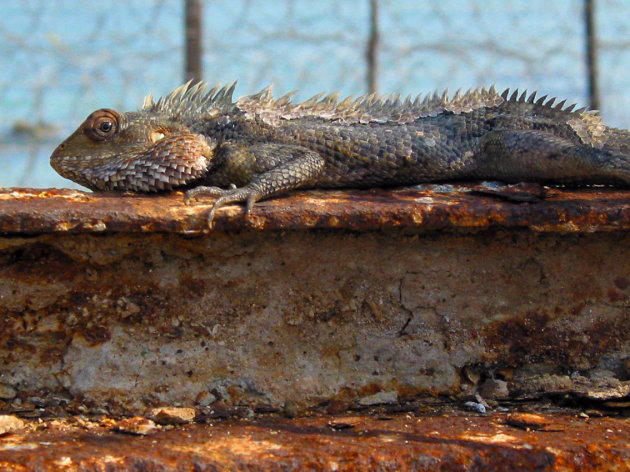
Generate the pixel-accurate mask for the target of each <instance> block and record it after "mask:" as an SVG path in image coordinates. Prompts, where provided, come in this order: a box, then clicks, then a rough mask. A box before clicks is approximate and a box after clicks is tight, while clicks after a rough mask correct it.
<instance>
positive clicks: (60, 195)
mask: <svg viewBox="0 0 630 472" xmlns="http://www.w3.org/2000/svg"><path fill="white" fill-rule="evenodd" d="M449 188H452V191H448V192H446V191H443V190H440V187H439V186H430V185H429V186H424V187H423V188H422V189H421V190H414V189H393V190H384V189H376V190H374V189H373V190H330V191H323V190H312V191H302V192H294V193H292V194H290V195H287V196H281V197H278V198H273V199H269V200H266V201H262V202H258V203H257V204H256V205H255V206H254V210H253V211H252V214H251V215H250V216H249V217H245V216H244V213H243V208H242V207H241V206H238V205H230V206H226V207H225V208H221V209H220V210H219V211H218V212H217V217H216V220H215V229H217V230H241V229H254V230H274V229H306V228H330V229H337V228H340V229H349V230H358V231H362V230H372V229H379V228H396V227H407V228H418V229H421V230H426V231H432V230H456V231H470V230H479V229H490V228H501V227H503V228H508V227H523V228H529V229H531V230H534V231H544V232H582V233H588V232H593V231H614V230H627V229H630V192H628V191H620V190H618V189H582V190H564V189H562V190H560V189H548V190H546V191H545V192H544V194H545V198H539V199H534V200H532V201H526V202H514V201H508V200H505V199H504V198H499V197H501V196H502V195H501V194H498V197H497V196H494V197H493V196H489V195H485V194H480V192H479V186H478V185H466V184H458V185H451V186H449ZM212 201H213V200H212V199H210V198H208V199H201V200H200V201H199V202H198V204H197V205H192V206H186V205H184V203H183V194H182V193H181V192H173V193H169V194H158V195H140V194H131V193H128V194H115V193H106V192H100V193H89V192H81V191H77V190H66V189H52V190H50V189H48V190H43V189H26V188H24V189H18V188H16V189H2V190H0V232H1V233H5V234H16V233H22V234H41V233H64V232H73V233H104V232H168V233H180V234H189V235H195V234H203V233H207V232H209V231H210V230H209V229H208V228H207V224H206V215H207V212H208V210H209V208H210V206H211V204H212Z"/></svg>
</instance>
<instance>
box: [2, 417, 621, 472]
mask: <svg viewBox="0 0 630 472" xmlns="http://www.w3.org/2000/svg"><path fill="white" fill-rule="evenodd" d="M523 418H525V419H523ZM133 420H134V421H135V422H136V423H138V422H141V421H142V418H133ZM129 422H130V421H129V420H122V421H118V420H115V419H109V418H103V417H101V418H100V419H98V420H96V421H86V420H81V419H74V418H71V419H70V420H45V421H43V422H40V423H38V424H37V425H36V428H32V429H31V432H16V433H15V434H10V435H5V436H0V466H1V467H2V468H4V469H6V470H21V471H24V472H30V471H39V472H47V471H53V470H59V468H60V467H62V466H63V467H64V468H67V469H71V470H76V471H87V470H108V471H112V472H115V471H126V470H130V469H131V468H133V469H142V470H144V468H147V469H153V468H156V467H157V468H160V470H162V469H163V470H188V469H191V470H197V469H200V468H201V469H206V468H207V469H212V470H215V469H216V470H223V469H238V470H286V471H301V470H313V471H326V470H343V471H372V470H375V471H376V470H383V467H387V468H388V469H392V470H394V469H395V470H398V471H412V470H413V471H434V470H462V469H464V470H469V469H479V468H481V469H484V470H540V471H552V470H563V471H580V472H588V471H600V470H602V471H603V470H627V469H628V468H630V450H629V449H628V447H627V445H628V443H629V442H630V430H629V429H628V427H627V421H625V420H623V419H614V418H588V417H578V416H574V415H567V414H560V415H549V414H544V413H543V414H535V415H534V414H513V415H505V414H494V415H490V416H486V417H482V416H464V415H462V414H461V413H458V412H456V411H453V412H451V413H450V414H433V415H429V416H423V417H414V416H411V415H395V414H394V415H388V416H381V417H380V418H375V417H366V416H351V417H349V416H346V417H311V418H298V419H295V420H289V419H282V418H260V419H256V420H251V421H247V422H244V421H215V422H214V424H212V425H189V426H180V427H175V428H172V427H170V429H168V430H167V429H165V428H163V427H160V426H158V427H155V425H153V426H152V427H151V428H150V429H148V430H146V429H143V430H142V433H141V434H140V433H138V432H137V427H136V426H135V424H134V425H132V426H133V427H132V428H131V431H132V433H129V430H130V427H129ZM598 438H600V439H601V440H598Z"/></svg>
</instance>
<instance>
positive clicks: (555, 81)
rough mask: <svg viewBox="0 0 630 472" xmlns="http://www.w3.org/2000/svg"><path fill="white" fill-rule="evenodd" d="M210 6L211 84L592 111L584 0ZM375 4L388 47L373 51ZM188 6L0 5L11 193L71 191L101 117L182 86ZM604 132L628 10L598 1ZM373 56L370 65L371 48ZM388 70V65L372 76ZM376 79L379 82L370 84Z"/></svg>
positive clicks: (624, 90)
mask: <svg viewBox="0 0 630 472" xmlns="http://www.w3.org/2000/svg"><path fill="white" fill-rule="evenodd" d="M202 5H203V27H204V29H203V34H202V45H203V51H204V54H203V69H204V74H203V75H204V78H205V80H207V81H209V82H212V83H214V82H228V81H232V80H236V79H238V81H239V85H238V87H237V94H247V93H253V92H256V91H258V90H259V89H260V88H262V87H264V86H266V85H268V84H269V83H273V84H274V85H275V90H276V91H277V92H278V93H284V92H288V91H290V90H295V89H297V90H299V91H300V92H299V93H298V95H297V97H296V99H305V98H308V97H309V96H311V95H314V94H316V93H318V92H320V91H333V90H339V91H341V92H342V94H347V95H350V94H362V93H365V92H366V91H367V90H368V89H369V87H370V85H369V84H370V83H371V84H372V87H375V86H378V88H379V90H380V91H382V92H400V93H402V94H404V95H406V94H414V95H415V94H417V93H420V92H422V93H426V92H431V91H433V90H435V89H440V90H442V89H445V88H448V89H450V90H452V91H454V90H455V89H457V88H460V87H462V88H465V89H466V88H470V87H475V86H478V85H490V84H496V86H497V87H498V88H503V87H519V88H523V89H524V88H527V89H530V90H533V89H538V90H540V91H541V92H544V93H546V94H550V95H558V96H562V97H563V98H567V99H568V100H569V101H575V102H578V103H580V104H587V103H588V99H589V97H588V80H587V77H588V74H587V67H586V64H587V62H586V57H587V56H586V52H585V51H586V29H585V22H584V16H583V13H584V0H563V1H557V2H549V1H546V0H544V1H543V0H529V1H528V2H522V1H518V0H514V1H505V0H426V1H422V2H417V1H413V0H378V1H374V0H372V1H370V0H348V1H343V2H339V1H338V0H336V1H332V0H320V1H318V2H311V1H307V0H285V1H277V0H275V1H272V0H257V1H254V0H229V1H228V0H215V1H205V2H202ZM374 5H376V6H377V7H378V15H377V17H376V24H377V26H378V37H377V39H378V41H377V42H376V48H375V49H374V43H371V40H372V41H373V40H374V29H373V28H374V25H375V17H374ZM184 11H185V10H184V2H183V1H180V0H171V1H169V0H134V1H125V2H123V1H121V0H111V1H110V2H80V1H78V0H47V1H43V0H30V1H24V2H3V3H2V4H1V5H0V56H1V57H2V60H3V67H2V68H0V118H1V120H0V185H3V186H16V185H19V186H22V185H24V186H69V185H71V184H70V183H69V182H67V181H65V180H63V179H61V178H59V177H57V176H56V175H55V174H54V172H53V171H52V170H51V169H50V168H49V166H48V156H49V154H50V152H51V151H52V149H53V148H54V146H55V144H56V143H57V142H58V141H59V140H60V139H62V138H63V137H64V136H65V135H66V134H67V133H69V132H70V131H72V130H73V129H74V128H75V127H76V126H78V124H79V123H80V122H81V121H82V120H83V119H84V118H85V116H86V115H87V114H88V113H89V112H91V111H92V110H93V109H96V108H99V107H103V106H107V107H111V108H119V109H135V108H137V107H138V106H139V105H140V104H141V102H142V98H143V97H144V95H145V94H146V93H147V92H149V91H153V92H154V94H156V95H160V94H162V93H166V92H168V91H169V90H171V89H172V88H174V87H175V86H177V85H179V84H180V83H181V82H182V81H183V80H184V44H185V32H184V17H185V15H184ZM594 20H595V21H594V26H595V32H596V36H595V44H596V48H595V52H596V59H597V63H598V64H599V74H598V79H599V84H600V93H601V97H600V98H601V109H602V113H603V114H604V118H605V120H606V122H607V123H609V124H611V125H614V126H619V127H626V128H627V127H630V111H629V110H630V90H629V88H630V87H628V84H627V81H626V80H625V78H626V77H627V76H628V73H629V72H630V2H628V1H627V0H598V1H597V2H596V3H595V16H594ZM370 44H372V45H373V49H372V54H376V55H377V56H376V60H374V58H372V59H370V58H369V56H370V54H368V51H369V50H370V49H369V45H370ZM370 64H377V65H378V67H370ZM370 74H372V78H371V79H370Z"/></svg>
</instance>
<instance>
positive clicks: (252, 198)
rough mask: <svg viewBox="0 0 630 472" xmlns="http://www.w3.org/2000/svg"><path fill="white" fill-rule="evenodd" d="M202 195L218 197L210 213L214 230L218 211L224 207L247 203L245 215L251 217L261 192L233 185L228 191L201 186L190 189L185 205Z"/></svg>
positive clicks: (209, 220) (210, 224)
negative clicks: (250, 214) (231, 204)
mask: <svg viewBox="0 0 630 472" xmlns="http://www.w3.org/2000/svg"><path fill="white" fill-rule="evenodd" d="M202 195H209V196H211V197H217V199H216V201H215V202H214V205H212V208H211V209H210V212H209V213H208V227H210V228H212V223H213V221H214V215H215V214H216V211H217V210H218V209H219V208H220V207H222V206H223V205H227V204H229V203H239V202H246V207H245V214H246V215H249V213H250V212H251V210H252V207H253V206H254V203H255V202H256V200H258V199H259V198H260V194H259V192H257V191H256V190H255V189H253V188H249V187H241V188H238V187H236V186H235V185H233V184H232V185H230V188H228V189H223V188H220V187H204V186H200V187H195V188H193V189H190V190H188V191H187V192H186V194H185V196H184V203H186V205H189V204H190V201H191V200H192V199H195V198H197V197H199V196H202Z"/></svg>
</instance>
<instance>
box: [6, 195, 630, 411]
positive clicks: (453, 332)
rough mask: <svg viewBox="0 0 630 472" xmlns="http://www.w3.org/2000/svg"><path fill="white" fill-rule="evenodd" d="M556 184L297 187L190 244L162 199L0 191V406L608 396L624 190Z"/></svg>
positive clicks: (623, 317) (621, 308) (194, 226)
mask: <svg viewBox="0 0 630 472" xmlns="http://www.w3.org/2000/svg"><path fill="white" fill-rule="evenodd" d="M37 192H39V193H37ZM553 192H555V197H554V196H553V195H551V196H550V197H549V199H548V200H544V201H541V202H538V203H531V204H530V203H525V204H517V203H511V202H505V201H501V200H497V199H491V198H488V197H481V196H475V195H470V194H466V193H464V192H457V193H454V194H442V193H431V191H423V192H414V191H411V190H407V191H397V192H396V191H394V192H389V193H386V192H384V191H380V193H379V192H376V193H374V194H373V195H372V197H370V195H371V193H370V192H363V193H358V192H345V193H344V192H334V193H332V194H333V195H336V196H337V197H335V198H333V199H332V200H331V201H329V200H326V199H320V200H318V199H317V195H318V194H315V195H312V194H310V193H307V192H305V193H303V194H299V195H297V196H293V197H288V198H282V199H275V200H269V201H267V202H262V203H261V204H260V206H257V207H256V208H255V210H254V214H253V215H252V216H251V217H250V218H249V219H247V220H245V219H244V218H243V216H242V211H241V209H240V207H236V206H233V207H228V208H226V209H224V210H222V211H221V212H220V213H219V215H218V218H219V219H218V221H217V227H218V228H219V229H220V228H226V227H230V228H235V225H237V224H239V223H237V222H238V221H240V225H241V227H242V228H243V227H250V226H251V227H255V229H258V230H263V229H265V228H268V227H269V226H270V227H272V228H273V229H274V230H273V231H271V230H265V231H251V230H241V231H231V232H230V231H222V230H215V231H211V232H209V233H208V234H207V235H205V236H203V237H195V238H190V237H187V236H186V235H187V234H201V232H202V230H203V228H204V224H205V220H204V214H205V211H207V208H208V206H207V205H206V206H204V205H202V206H201V207H185V206H184V205H183V204H182V203H181V200H180V198H181V196H179V197H178V196H162V197H160V196H153V197H146V196H145V197H138V196H134V197H120V196H112V195H104V196H100V195H91V194H84V193H82V192H69V191H50V192H45V191H28V190H13V191H6V192H4V193H3V194H2V196H1V197H0V202H2V203H1V204H0V228H2V231H4V233H5V236H4V237H2V238H0V300H1V304H0V409H2V410H4V411H10V412H26V413H27V414H30V415H37V412H38V411H40V410H39V409H48V410H46V411H48V412H50V411H52V412H63V411H66V410H67V411H93V412H107V413H125V414H137V413H145V412H147V411H149V409H150V408H152V407H156V406H161V405H181V406H194V405H197V406H200V407H204V408H206V407H207V408H213V407H220V408H222V409H225V408H227V409H228V410H229V409H230V408H232V409H236V410H238V408H251V409H252V411H279V410H281V409H284V410H285V411H287V412H288V413H289V414H295V412H298V413H299V412H301V411H306V410H307V409H313V408H314V409H317V408H324V409H326V408H329V409H331V410H332V411H336V410H339V411H341V410H344V409H346V408H351V407H356V408H362V407H369V406H372V405H375V404H383V403H384V404H391V403H402V402H406V401H408V400H412V399H414V398H417V397H425V396H443V397H448V398H456V399H460V400H462V401H466V400H473V399H474V400H476V401H480V400H479V399H480V398H483V399H486V400H490V401H492V400H499V401H502V400H509V399H522V398H528V399H531V398H539V397H540V396H553V397H559V396H562V395H565V394H567V395H570V396H573V397H579V398H588V399H592V400H597V401H609V402H610V401H613V400H615V399H623V398H624V397H627V396H628V395H629V394H630V323H629V322H628V321H629V315H628V308H627V306H628V297H629V295H630V233H627V232H626V231H625V230H626V229H627V228H628V227H629V225H628V222H629V221H630V220H629V216H630V210H629V208H630V194H628V193H623V192H617V191H607V190H600V191H590V190H587V191H584V192H582V193H580V192H572V193H567V194H564V193H562V192H560V191H557V190H556V191H553ZM322 194H324V195H325V192H322ZM356 195H362V199H358V198H355V197H356ZM386 196H389V197H391V198H389V199H388V198H386ZM354 200H357V202H355V201H354ZM300 205H302V207H300ZM309 205H310V206H309ZM305 206H308V208H310V209H308V211H307V210H306V209H305ZM356 206H358V208H359V209H358V210H356ZM296 207H300V209H299V211H298V210H296ZM368 208H369V209H370V210H369V211H368V210H367V209H368ZM355 210H356V212H355ZM357 212H358V213H357ZM331 214H333V215H337V216H336V217H335V218H332V217H331ZM343 214H348V215H355V216H356V215H357V214H358V215H359V217H357V218H358V219H357V218H354V219H353V217H351V216H350V217H348V218H341V216H340V215H343ZM410 214H411V215H416V216H415V217H413V218H412V219H409V216H408V215H410ZM261 215H262V216H261ZM361 215H362V216H361ZM396 215H398V216H396ZM417 215H422V216H421V217H417ZM366 218H367V220H366ZM368 220H369V221H370V222H371V223H370V224H372V227H373V228H380V231H374V230H372V231H359V230H360V229H361V228H363V225H364V224H365V221H368ZM376 222H379V223H376ZM401 222H403V223H401ZM38 225H39V226H38ZM252 225H253V226H252ZM308 225H311V226H312V227H314V228H318V229H311V230H308V231H307V230H305V228H307V226H308ZM283 227H285V228H287V229H288V230H287V231H280V230H281V229H282V228H283ZM340 227H341V228H345V229H343V230H339V229H338V228H340ZM446 227H448V228H450V229H451V230H455V231H454V232H453V231H450V232H436V231H431V230H434V229H436V228H442V229H443V228H446ZM38 228H39V229H38ZM470 229H473V230H475V232H472V233H471V232H465V230H470ZM480 229H485V231H478V230H480ZM289 230H290V231H289ZM351 230H352V231H351ZM157 231H160V232H157ZM206 232H207V231H206ZM475 394H477V396H476V397H475ZM479 395H481V397H479Z"/></svg>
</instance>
